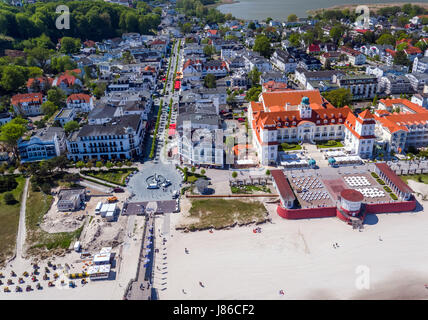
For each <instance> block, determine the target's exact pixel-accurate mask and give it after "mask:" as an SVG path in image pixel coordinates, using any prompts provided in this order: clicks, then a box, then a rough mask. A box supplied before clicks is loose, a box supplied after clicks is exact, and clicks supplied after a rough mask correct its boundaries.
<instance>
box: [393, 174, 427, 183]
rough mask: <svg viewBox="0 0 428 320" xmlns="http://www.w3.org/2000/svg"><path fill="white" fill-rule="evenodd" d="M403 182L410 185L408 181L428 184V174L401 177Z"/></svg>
mask: <svg viewBox="0 0 428 320" xmlns="http://www.w3.org/2000/svg"><path fill="white" fill-rule="evenodd" d="M400 178H401V180H403V181H404V182H405V183H408V182H407V181H408V180H414V181H416V182H421V183H425V184H428V174H426V173H425V174H412V175H403V176H400Z"/></svg>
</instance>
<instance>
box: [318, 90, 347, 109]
mask: <svg viewBox="0 0 428 320" xmlns="http://www.w3.org/2000/svg"><path fill="white" fill-rule="evenodd" d="M323 96H324V98H326V99H327V100H328V101H329V102H330V103H331V104H333V105H334V106H335V107H336V108H341V107H344V106H346V105H349V104H350V103H351V101H352V94H351V91H350V90H349V89H345V88H339V89H335V90H331V91H328V92H325V93H323Z"/></svg>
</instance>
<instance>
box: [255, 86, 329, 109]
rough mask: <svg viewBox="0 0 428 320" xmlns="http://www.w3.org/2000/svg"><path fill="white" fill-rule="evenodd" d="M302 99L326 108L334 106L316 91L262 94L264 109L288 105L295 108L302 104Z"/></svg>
mask: <svg viewBox="0 0 428 320" xmlns="http://www.w3.org/2000/svg"><path fill="white" fill-rule="evenodd" d="M303 97H308V98H309V101H310V102H311V103H317V104H319V105H322V104H323V103H326V107H327V108H334V106H333V105H332V104H331V103H330V102H328V101H327V100H326V99H324V98H323V97H322V96H321V94H320V92H319V91H318V90H290V91H281V92H263V93H262V99H263V101H264V104H265V106H266V107H269V106H285V105H286V103H290V105H291V106H297V105H299V104H300V102H302V98H303Z"/></svg>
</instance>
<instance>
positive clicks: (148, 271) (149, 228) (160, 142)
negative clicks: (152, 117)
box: [127, 39, 183, 300]
mask: <svg viewBox="0 0 428 320" xmlns="http://www.w3.org/2000/svg"><path fill="white" fill-rule="evenodd" d="M180 40H181V39H176V45H175V47H174V50H173V52H171V54H172V59H171V67H170V71H169V74H168V83H165V85H166V86H167V89H166V94H165V95H163V96H162V97H161V98H160V99H162V100H163V106H162V113H161V118H160V123H159V128H158V134H157V136H156V151H155V157H154V159H153V160H152V163H153V164H159V162H160V160H161V159H163V157H161V152H163V151H165V150H164V146H165V138H167V137H166V125H167V122H168V106H169V102H170V99H171V98H172V100H173V106H174V105H175V104H178V101H179V93H178V92H176V91H174V71H175V65H176V62H177V59H179V62H178V63H179V67H178V68H177V71H178V70H180V64H181V54H177V53H178V50H179V43H180ZM181 42H183V41H181ZM180 52H182V50H180ZM176 116H177V114H176V111H174V108H173V111H172V115H171V123H174V122H175V119H176ZM165 152H166V151H165ZM159 165H160V164H159ZM160 167H162V166H161V165H160ZM145 223H146V226H145V230H146V231H145V234H144V238H143V241H142V254H141V256H140V262H139V263H140V264H139V269H138V273H137V279H136V281H135V282H134V283H133V284H132V286H131V288H130V289H129V291H128V292H127V299H128V300H149V299H153V298H154V297H152V290H151V289H152V286H153V281H154V279H153V270H152V268H154V267H155V266H154V250H156V248H155V245H156V243H154V241H155V238H156V236H155V227H154V218H153V217H152V216H151V215H148V216H147V220H146V222H145ZM128 229H129V226H128ZM128 231H129V230H128ZM148 247H150V248H148ZM147 259H149V260H150V261H149V262H148V260H147Z"/></svg>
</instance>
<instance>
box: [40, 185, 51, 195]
mask: <svg viewBox="0 0 428 320" xmlns="http://www.w3.org/2000/svg"><path fill="white" fill-rule="evenodd" d="M40 189H41V190H42V191H43V193H45V194H50V193H51V185H50V184H49V183H43V184H42V185H41V186H40Z"/></svg>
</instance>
